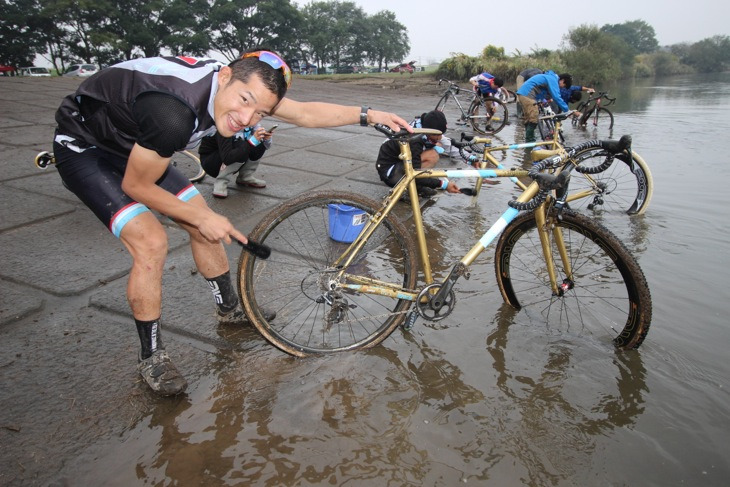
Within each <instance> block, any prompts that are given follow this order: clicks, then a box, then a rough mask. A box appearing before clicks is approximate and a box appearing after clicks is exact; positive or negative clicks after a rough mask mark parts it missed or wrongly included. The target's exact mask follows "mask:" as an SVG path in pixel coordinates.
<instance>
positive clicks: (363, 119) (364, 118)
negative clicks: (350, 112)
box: [360, 106, 370, 127]
mask: <svg viewBox="0 0 730 487" xmlns="http://www.w3.org/2000/svg"><path fill="white" fill-rule="evenodd" d="M368 110H370V107H366V106H363V107H362V108H360V125H362V126H363V127H367V126H368Z"/></svg>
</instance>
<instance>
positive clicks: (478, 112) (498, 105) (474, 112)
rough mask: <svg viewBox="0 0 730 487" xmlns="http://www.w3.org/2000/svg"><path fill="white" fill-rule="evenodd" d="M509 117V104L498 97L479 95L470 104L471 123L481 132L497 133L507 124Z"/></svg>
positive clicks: (485, 133)
mask: <svg viewBox="0 0 730 487" xmlns="http://www.w3.org/2000/svg"><path fill="white" fill-rule="evenodd" d="M507 119H508V112H507V105H505V104H504V103H502V101H501V100H498V99H497V98H494V97H491V96H486V97H479V96H478V97H476V98H475V99H474V101H473V102H472V103H471V105H470V106H469V123H470V124H471V127H472V128H473V129H474V131H476V132H478V133H480V134H484V135H491V134H496V133H497V132H499V131H500V130H502V129H503V128H504V126H505V125H506V124H507Z"/></svg>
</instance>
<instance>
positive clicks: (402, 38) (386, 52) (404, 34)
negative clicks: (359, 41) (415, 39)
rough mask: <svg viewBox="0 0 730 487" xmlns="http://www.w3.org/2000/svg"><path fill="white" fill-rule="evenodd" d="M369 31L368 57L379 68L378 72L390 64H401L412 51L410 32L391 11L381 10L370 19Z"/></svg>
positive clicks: (368, 21)
mask: <svg viewBox="0 0 730 487" xmlns="http://www.w3.org/2000/svg"><path fill="white" fill-rule="evenodd" d="M367 24H368V26H369V31H368V33H367V35H366V37H365V38H366V39H367V40H368V42H367V43H366V45H365V53H366V57H367V59H368V60H369V61H371V62H372V63H373V64H376V65H377V66H378V71H380V70H382V69H383V68H384V67H385V68H387V67H388V63H391V62H400V61H402V60H403V58H404V57H405V56H406V54H408V52H409V51H410V43H409V40H408V30H407V29H406V27H405V26H404V25H403V24H401V23H400V22H398V20H397V19H396V17H395V14H394V13H393V12H391V11H390V10H381V11H380V12H378V13H376V14H375V15H373V16H371V17H368V19H367Z"/></svg>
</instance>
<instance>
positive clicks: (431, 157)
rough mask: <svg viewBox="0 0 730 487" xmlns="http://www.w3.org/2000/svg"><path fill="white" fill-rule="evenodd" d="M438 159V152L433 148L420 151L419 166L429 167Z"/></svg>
mask: <svg viewBox="0 0 730 487" xmlns="http://www.w3.org/2000/svg"><path fill="white" fill-rule="evenodd" d="M438 161H439V155H438V152H436V151H435V150H434V149H428V150H425V151H423V152H421V168H422V169H430V168H432V167H434V166H435V165H436V163H437V162H438Z"/></svg>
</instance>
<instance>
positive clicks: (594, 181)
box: [568, 148, 654, 215]
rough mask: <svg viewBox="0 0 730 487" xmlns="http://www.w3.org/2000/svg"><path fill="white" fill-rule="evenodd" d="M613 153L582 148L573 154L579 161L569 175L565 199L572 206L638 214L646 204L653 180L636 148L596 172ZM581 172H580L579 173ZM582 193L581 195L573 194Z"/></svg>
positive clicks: (581, 208) (580, 208)
mask: <svg viewBox="0 0 730 487" xmlns="http://www.w3.org/2000/svg"><path fill="white" fill-rule="evenodd" d="M613 157H614V156H613V155H611V154H610V153H608V152H606V151H605V150H603V149H599V148H593V149H586V150H584V151H581V152H579V153H578V154H576V155H575V157H574V160H575V161H576V162H577V163H579V164H580V165H579V166H578V168H576V171H575V172H573V174H572V177H571V179H570V195H569V197H568V201H569V204H570V207H571V208H573V209H574V210H581V211H584V210H590V211H598V210H601V211H616V212H626V213H628V214H629V215H641V214H643V213H644V212H645V211H646V209H647V208H648V207H649V203H650V202H651V197H652V194H653V192H654V180H653V178H652V176H651V171H650V170H649V165H648V164H647V163H646V162H645V161H644V159H642V158H641V156H640V155H639V154H637V153H636V152H632V153H631V159H629V156H628V154H627V153H622V154H618V155H616V156H615V159H614V160H613V163H612V164H611V165H610V166H609V167H608V168H607V169H605V170H603V171H601V172H596V171H598V170H599V169H600V167H599V166H601V165H602V164H604V162H605V161H606V160H607V159H608V158H613ZM579 173H583V174H579ZM578 195H582V196H583V197H580V198H577V199H574V198H576V196H578Z"/></svg>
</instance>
